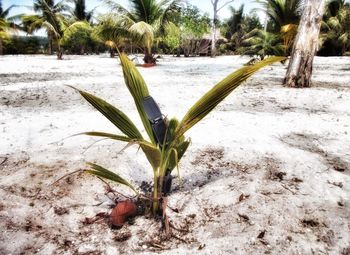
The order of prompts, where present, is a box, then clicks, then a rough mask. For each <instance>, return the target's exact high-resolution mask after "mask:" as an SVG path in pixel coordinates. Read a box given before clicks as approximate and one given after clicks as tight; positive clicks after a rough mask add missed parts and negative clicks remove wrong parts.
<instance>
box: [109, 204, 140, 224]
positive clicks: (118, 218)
mask: <svg viewBox="0 0 350 255" xmlns="http://www.w3.org/2000/svg"><path fill="white" fill-rule="evenodd" d="M136 213H137V208H136V205H135V203H134V202H133V201H131V200H125V201H121V202H119V203H118V204H117V205H116V206H115V207H114V208H113V210H112V212H111V214H110V216H109V218H110V223H111V225H112V226H116V227H122V226H123V225H124V223H125V222H126V221H127V220H128V219H129V218H131V217H134V216H136Z"/></svg>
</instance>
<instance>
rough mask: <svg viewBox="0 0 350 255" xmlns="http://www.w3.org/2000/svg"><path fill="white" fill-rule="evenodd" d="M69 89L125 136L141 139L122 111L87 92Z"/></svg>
mask: <svg viewBox="0 0 350 255" xmlns="http://www.w3.org/2000/svg"><path fill="white" fill-rule="evenodd" d="M71 88H73V89H75V90H77V91H78V92H79V93H80V95H82V96H83V97H84V98H85V99H86V100H87V101H88V102H89V103H90V104H91V105H92V106H93V107H94V108H96V109H97V110H98V111H99V112H100V113H102V114H103V115H104V116H105V117H106V118H107V119H108V120H110V121H111V122H112V123H113V124H114V125H115V126H116V127H117V128H118V129H119V130H120V131H122V132H123V133H124V134H125V135H127V136H128V137H130V138H133V139H142V135H141V133H140V132H139V130H138V129H137V128H136V126H135V125H134V123H133V122H132V121H131V120H130V119H129V117H128V116H127V115H126V114H124V113H123V112H122V111H120V110H119V109H117V108H115V107H114V106H113V105H111V104H109V103H107V102H106V101H104V100H103V99H101V98H98V97H96V96H94V95H92V94H89V93H87V92H84V91H81V90H78V89H76V88H74V87H71Z"/></svg>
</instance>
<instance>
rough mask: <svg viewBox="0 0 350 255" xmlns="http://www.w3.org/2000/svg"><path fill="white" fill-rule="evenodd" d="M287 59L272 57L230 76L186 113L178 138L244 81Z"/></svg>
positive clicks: (179, 128) (178, 130) (180, 125)
mask: <svg viewBox="0 0 350 255" xmlns="http://www.w3.org/2000/svg"><path fill="white" fill-rule="evenodd" d="M285 59H286V58H285V57H270V58H267V59H265V60H263V61H260V62H258V63H256V64H255V65H253V66H245V67H242V68H240V69H239V70H237V71H235V72H234V73H232V74H230V75H228V76H227V77H226V78H225V79H223V80H222V81H221V82H219V83H218V84H216V85H215V86H214V87H213V88H212V89H210V90H209V91H208V92H207V93H206V94H205V95H204V96H203V97H201V98H200V99H199V100H198V101H197V102H196V103H195V104H194V105H193V106H192V107H191V108H190V110H189V111H188V112H187V113H186V115H185V116H184V117H183V119H182V120H181V122H180V124H179V126H178V128H177V132H176V134H177V137H180V136H181V135H183V134H184V133H185V132H186V131H188V130H189V129H190V128H191V127H193V126H194V125H195V124H196V123H197V122H198V121H200V120H201V119H203V118H204V117H205V116H206V115H207V114H208V113H209V112H211V111H212V110H213V109H214V108H215V107H216V106H217V105H218V104H219V103H220V102H221V101H222V100H224V99H225V98H226V97H227V96H228V95H229V94H230V93H231V92H232V91H233V90H234V89H235V88H237V87H238V86H239V85H240V84H241V83H242V82H243V81H245V80H246V79H247V78H249V77H250V76H251V75H253V74H254V73H255V72H256V71H258V70H259V69H260V68H262V67H264V66H266V65H269V64H272V63H274V62H277V61H282V60H285Z"/></svg>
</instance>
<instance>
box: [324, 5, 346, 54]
mask: <svg viewBox="0 0 350 255" xmlns="http://www.w3.org/2000/svg"><path fill="white" fill-rule="evenodd" d="M321 30H322V33H321V36H320V39H321V40H320V41H321V45H322V46H324V47H323V49H322V50H323V52H322V54H326V55H328V54H331V55H343V54H344V53H345V51H346V50H347V49H349V47H350V4H349V3H346V1H345V0H333V1H330V2H329V3H328V4H327V6H326V8H325V15H324V16H323V22H322V27H321Z"/></svg>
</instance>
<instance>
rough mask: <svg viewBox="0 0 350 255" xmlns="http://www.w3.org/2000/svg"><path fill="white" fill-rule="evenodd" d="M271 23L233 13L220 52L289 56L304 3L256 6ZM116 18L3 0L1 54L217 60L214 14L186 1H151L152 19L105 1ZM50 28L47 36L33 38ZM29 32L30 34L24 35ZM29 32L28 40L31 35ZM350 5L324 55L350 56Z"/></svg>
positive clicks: (333, 26)
mask: <svg viewBox="0 0 350 255" xmlns="http://www.w3.org/2000/svg"><path fill="white" fill-rule="evenodd" d="M256 1H257V2H258V3H259V4H260V6H261V9H262V10H263V11H265V12H266V13H267V20H266V21H261V20H259V18H258V16H257V15H256V12H255V11H254V10H253V11H252V12H251V13H249V14H246V13H245V12H244V5H242V6H240V8H238V9H234V8H233V7H231V6H229V8H230V12H231V15H230V17H229V18H228V19H225V20H219V21H218V27H219V28H220V33H221V37H220V38H219V41H218V46H217V48H218V50H219V51H218V53H221V54H248V55H252V56H253V55H255V56H259V57H260V58H264V57H265V56H266V55H271V54H276V55H289V54H290V52H291V48H292V45H293V40H294V38H295V36H296V33H297V28H298V24H299V20H300V14H301V12H302V1H301V0H256ZM104 2H105V4H107V5H108V6H109V7H110V8H109V10H110V12H109V13H106V14H103V15H99V16H97V15H95V14H94V10H87V9H86V6H85V0H69V1H68V0H61V1H55V0H34V1H33V7H32V10H33V11H34V12H35V14H30V15H28V14H26V13H24V14H21V15H16V16H9V14H10V12H11V10H13V9H14V8H17V6H14V5H12V6H7V7H6V9H5V8H3V6H2V4H1V1H0V54H37V53H46V54H53V53H56V54H57V57H58V58H61V57H62V54H63V53H64V54H95V53H100V52H105V51H110V52H111V56H114V53H115V49H116V47H120V48H121V49H122V50H124V51H126V52H128V53H144V54H145V59H144V60H145V62H154V61H155V58H154V55H155V54H176V55H178V56H180V55H181V54H183V55H184V56H187V57H188V56H196V55H209V54H210V47H209V44H210V41H211V40H210V38H211V37H210V33H211V29H210V24H211V22H212V21H211V18H210V17H209V14H208V13H202V12H201V11H200V10H199V9H198V8H197V7H196V6H193V5H190V4H188V3H185V1H182V0H172V1H171V0H159V1H156V0H147V1H143V2H146V4H145V6H146V7H147V8H148V9H147V12H146V14H145V13H144V12H143V11H142V10H143V6H142V5H141V4H140V1H138V0H130V1H129V2H130V8H126V7H124V6H121V5H120V4H118V3H117V1H112V0H105V1H104ZM39 29H45V31H46V34H47V37H38V36H33V34H34V33H35V31H38V30H39ZM20 31H22V33H21V32H20ZM23 32H24V33H25V34H26V35H25V34H23ZM349 52H350V4H349V3H348V2H347V1H345V0H330V1H327V5H326V11H325V14H324V16H323V21H322V27H321V36H320V39H319V51H318V54H319V55H322V56H343V55H349V54H350V53H349Z"/></svg>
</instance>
